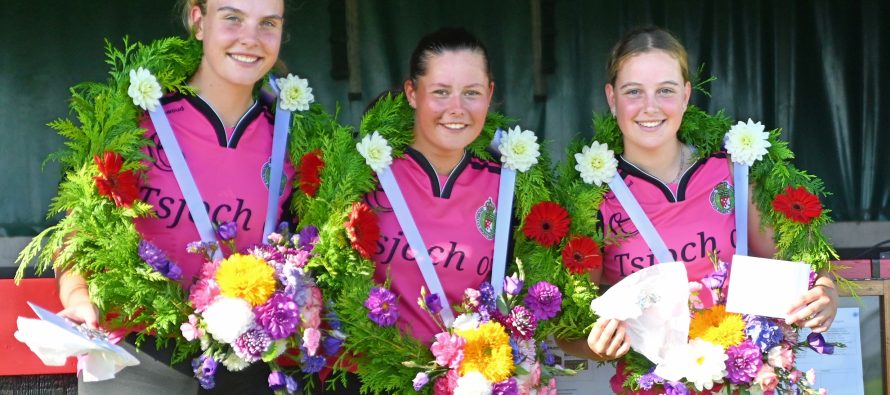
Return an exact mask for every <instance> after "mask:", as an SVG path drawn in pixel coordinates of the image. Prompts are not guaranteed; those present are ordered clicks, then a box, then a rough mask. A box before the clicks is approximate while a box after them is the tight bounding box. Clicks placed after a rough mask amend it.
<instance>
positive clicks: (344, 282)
mask: <svg viewBox="0 0 890 395" xmlns="http://www.w3.org/2000/svg"><path fill="white" fill-rule="evenodd" d="M508 122H509V120H508V119H506V118H505V117H504V116H502V115H500V114H497V113H494V112H490V113H489V114H488V117H487V118H486V121H485V125H484V127H483V130H482V133H481V135H480V137H479V138H477V139H476V140H475V141H473V142H472V143H471V144H470V145H469V146H468V147H467V150H468V151H469V152H470V153H471V154H472V155H475V156H477V157H479V158H480V159H484V160H495V158H492V155H491V153H489V152H488V150H487V148H488V147H489V145H490V143H491V140H492V138H493V137H494V134H495V131H496V129H497V128H498V127H502V126H504V125H506V124H507V123H508ZM413 123H414V112H413V110H412V109H411V108H410V106H409V105H408V103H407V101H406V100H405V97H404V95H399V96H396V97H393V96H387V97H384V98H382V99H381V100H380V101H379V102H378V103H377V104H376V105H375V106H374V107H373V108H372V109H371V110H370V111H368V112H367V113H366V114H365V116H364V117H363V119H362V122H361V125H360V134H361V135H362V136H366V135H370V134H372V133H373V132H374V131H376V132H378V133H379V134H380V135H382V136H383V138H385V139H386V140H387V141H388V142H389V144H390V146H391V147H392V150H393V152H392V155H393V157H395V158H398V157H401V156H402V155H403V154H404V151H405V148H406V147H407V146H408V145H409V144H410V143H411V142H412V141H413V139H414V135H413V132H412V130H413ZM355 143H356V139H355V136H354V135H353V133H352V131H351V130H349V129H347V128H342V127H341V128H337V129H335V130H334V133H333V134H328V135H315V136H311V137H309V138H307V139H304V140H301V141H299V142H294V144H295V145H296V146H297V147H296V148H295V149H294V150H295V151H297V152H302V153H304V156H303V159H304V161H301V165H300V167H301V168H304V164H305V163H306V161H305V160H306V159H309V158H313V155H314V157H315V158H316V159H314V160H315V162H316V163H318V162H321V163H322V165H321V166H319V167H318V168H317V169H318V170H319V174H317V176H313V177H310V178H315V177H317V179H318V180H319V183H318V186H317V193H316V194H314V195H312V194H307V193H296V194H295V196H294V198H293V204H294V207H295V209H296V212H297V213H298V214H299V215H300V220H301V223H300V226H301V227H304V226H308V225H315V226H317V227H318V229H319V241H318V243H317V244H316V245H315V248H314V250H313V254H314V256H313V258H312V259H311V260H310V261H309V263H308V265H307V267H309V268H310V269H311V270H313V272H314V273H315V275H316V280H317V282H318V284H319V286H320V287H322V288H323V289H324V290H325V295H326V297H329V298H331V299H332V300H333V301H334V310H335V311H336V313H337V315H338V316H339V317H340V319H341V321H342V323H343V330H344V332H346V334H347V338H346V341H345V344H344V348H345V350H346V353H345V354H344V356H343V357H341V359H340V360H339V361H338V363H337V365H336V366H335V368H338V369H341V370H346V369H348V368H349V367H348V366H347V364H348V362H347V361H346V358H348V359H350V360H352V361H354V362H355V363H356V365H357V366H356V368H357V371H358V374H359V375H360V376H361V379H362V391H363V392H365V391H369V392H372V393H378V394H379V393H382V392H387V393H388V392H392V391H396V392H400V391H401V392H405V393H413V392H414V391H413V390H412V389H410V387H409V389H407V390H406V389H405V387H406V384H407V383H410V382H411V380H412V379H413V378H414V377H415V375H416V374H417V373H418V372H420V371H422V368H421V367H418V366H415V367H407V366H405V365H403V362H406V361H417V360H430V359H432V357H431V354H430V351H429V349H428V347H427V346H424V345H423V344H422V343H421V342H419V341H418V340H417V339H414V338H412V337H410V336H407V335H405V334H402V333H401V332H400V331H399V330H398V329H396V328H395V327H380V326H378V325H377V324H376V323H374V322H373V321H371V320H370V319H369V318H368V310H367V309H366V308H365V307H364V306H363V303H364V301H365V300H366V299H367V298H368V294H369V292H370V290H371V288H372V287H374V286H375V284H374V281H373V273H374V267H375V264H374V262H373V261H371V260H368V259H365V258H363V257H362V256H361V255H360V254H359V252H358V251H356V250H355V249H354V248H352V247H351V246H350V240H349V238H348V235H347V231H346V229H345V228H344V223H345V222H346V221H347V218H348V216H349V214H350V212H351V210H352V206H353V203H355V202H360V201H361V199H362V197H363V196H364V195H365V194H367V193H369V192H371V191H373V190H374V189H375V187H376V180H375V176H374V174H373V172H372V171H371V169H370V168H369V167H368V165H367V164H366V163H365V159H364V158H363V157H362V156H361V154H359V152H358V151H357V150H356V146H355ZM539 159H540V160H539V161H538V163H537V164H536V165H534V166H532V167H531V169H529V170H528V171H525V172H517V180H516V190H515V191H516V194H515V204H514V210H515V214H516V216H518V218H521V221H520V224H519V226H518V227H516V228H515V231H514V240H515V247H514V255H515V256H516V257H519V258H521V259H522V261H523V271H524V272H525V276H526V282H527V283H529V284H533V283H536V282H538V281H548V282H550V283H552V284H554V285H556V286H557V287H559V288H560V289H561V290H562V291H563V303H562V313H561V315H560V316H559V317H558V318H557V319H554V320H550V321H552V322H550V323H545V324H542V325H541V326H540V327H539V329H538V331H537V334H538V335H540V336H541V337H546V336H548V335H551V334H554V335H557V336H560V337H581V336H585V335H586V332H587V331H588V330H589V328H590V326H591V325H592V323H593V318H594V317H593V314H592V313H591V312H590V309H589V308H588V307H587V306H589V304H590V301H591V300H593V298H594V297H595V296H596V290H597V289H596V286H595V285H594V284H592V283H591V282H590V280H589V278H588V277H587V276H586V275H581V274H573V273H570V272H569V270H566V269H560V268H561V267H562V266H563V265H562V258H561V256H560V251H561V250H562V248H561V247H562V246H563V245H565V243H566V240H568V239H569V237H564V238H563V240H562V241H561V242H558V243H556V244H555V245H554V246H552V247H545V246H542V245H541V244H538V243H536V242H534V241H532V240H530V239H528V238H527V237H526V236H525V235H524V234H523V232H522V231H521V230H520V229H521V228H522V226H523V225H524V224H525V223H526V220H527V216H528V214H529V212H530V211H531V210H532V207H533V206H535V205H536V204H538V203H540V202H545V201H553V200H556V198H557V196H556V193H555V191H554V189H553V185H552V181H551V179H550V177H549V171H550V165H549V162H548V160H547V159H546V158H543V156H542V157H541V158H539ZM302 177H303V176H302V175H299V174H298V179H300V181H299V182H300V183H303V182H304V181H306V180H305V179H303V178H302ZM585 206H586V205H584V204H576V205H572V206H567V207H566V209H567V211H568V214H569V217H570V218H571V220H572V222H571V230H570V232H569V234H570V235H577V234H580V235H593V234H594V233H595V224H594V223H592V222H591V221H589V220H587V219H586V217H587V214H586V213H584V211H583V210H585ZM513 270H515V268H510V270H508V273H510V272H512V271H513ZM339 380H340V381H341V382H345V376H342V375H341V376H340V377H339ZM335 381H337V380H335ZM431 387H432V386H428V387H427V388H425V389H424V390H425V391H426V390H431Z"/></svg>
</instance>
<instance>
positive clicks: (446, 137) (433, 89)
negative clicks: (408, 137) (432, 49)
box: [405, 49, 494, 159]
mask: <svg viewBox="0 0 890 395" xmlns="http://www.w3.org/2000/svg"><path fill="white" fill-rule="evenodd" d="M493 92H494V83H493V82H492V81H491V80H490V79H489V77H488V70H487V69H486V65H485V59H484V56H483V55H482V54H481V53H479V52H478V51H472V50H465V49H462V50H456V51H452V50H446V51H443V52H442V53H440V54H437V55H432V56H430V58H429V59H428V60H427V65H426V73H425V74H424V75H421V76H418V77H417V78H416V80H415V81H411V80H408V81H406V82H405V95H406V97H407V98H408V103H409V104H410V105H411V107H413V108H414V109H415V112H414V144H412V146H413V147H414V148H415V149H417V150H418V151H420V152H421V153H423V154H424V155H425V156H427V157H428V158H429V157H436V158H455V157H457V158H458V159H459V158H460V156H462V155H463V151H464V149H465V148H466V147H467V146H468V145H469V144H470V143H472V142H473V140H475V139H476V137H478V136H479V134H480V133H481V132H482V126H483V125H484V124H485V117H486V116H487V114H488V106H489V105H490V104H491V96H492V94H493Z"/></svg>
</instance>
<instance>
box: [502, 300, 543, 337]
mask: <svg viewBox="0 0 890 395" xmlns="http://www.w3.org/2000/svg"><path fill="white" fill-rule="evenodd" d="M500 321H501V323H502V324H504V326H506V327H507V329H508V330H509V331H510V334H511V337H515V338H517V339H523V340H528V339H531V338H532V336H534V335H535V329H537V328H538V319H537V318H536V317H535V315H534V313H532V312H531V311H529V310H528V309H527V308H525V306H516V307H513V310H511V311H510V315H508V316H507V317H504V318H503V320H500Z"/></svg>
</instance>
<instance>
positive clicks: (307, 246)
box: [299, 225, 318, 252]
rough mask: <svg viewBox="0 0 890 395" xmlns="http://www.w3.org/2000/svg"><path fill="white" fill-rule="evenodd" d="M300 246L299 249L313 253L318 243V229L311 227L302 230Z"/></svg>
mask: <svg viewBox="0 0 890 395" xmlns="http://www.w3.org/2000/svg"><path fill="white" fill-rule="evenodd" d="M299 235H300V245H299V247H300V248H302V249H304V250H306V251H308V252H312V249H314V248H315V244H316V243H318V228H316V227H314V226H312V225H309V226H307V227H305V228H303V229H302V230H300V233H299Z"/></svg>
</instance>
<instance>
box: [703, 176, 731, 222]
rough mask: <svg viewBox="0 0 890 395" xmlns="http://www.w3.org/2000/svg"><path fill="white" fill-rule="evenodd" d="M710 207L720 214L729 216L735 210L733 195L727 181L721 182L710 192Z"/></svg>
mask: <svg viewBox="0 0 890 395" xmlns="http://www.w3.org/2000/svg"><path fill="white" fill-rule="evenodd" d="M709 200H710V201H711V207H713V208H714V211H716V212H718V213H720V214H729V213H731V212H732V210H733V209H734V208H735V194H734V193H733V191H732V187H731V186H729V182H728V181H721V182H720V183H719V184H717V185H715V186H714V189H713V190H712V191H711V197H710V199H709Z"/></svg>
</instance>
